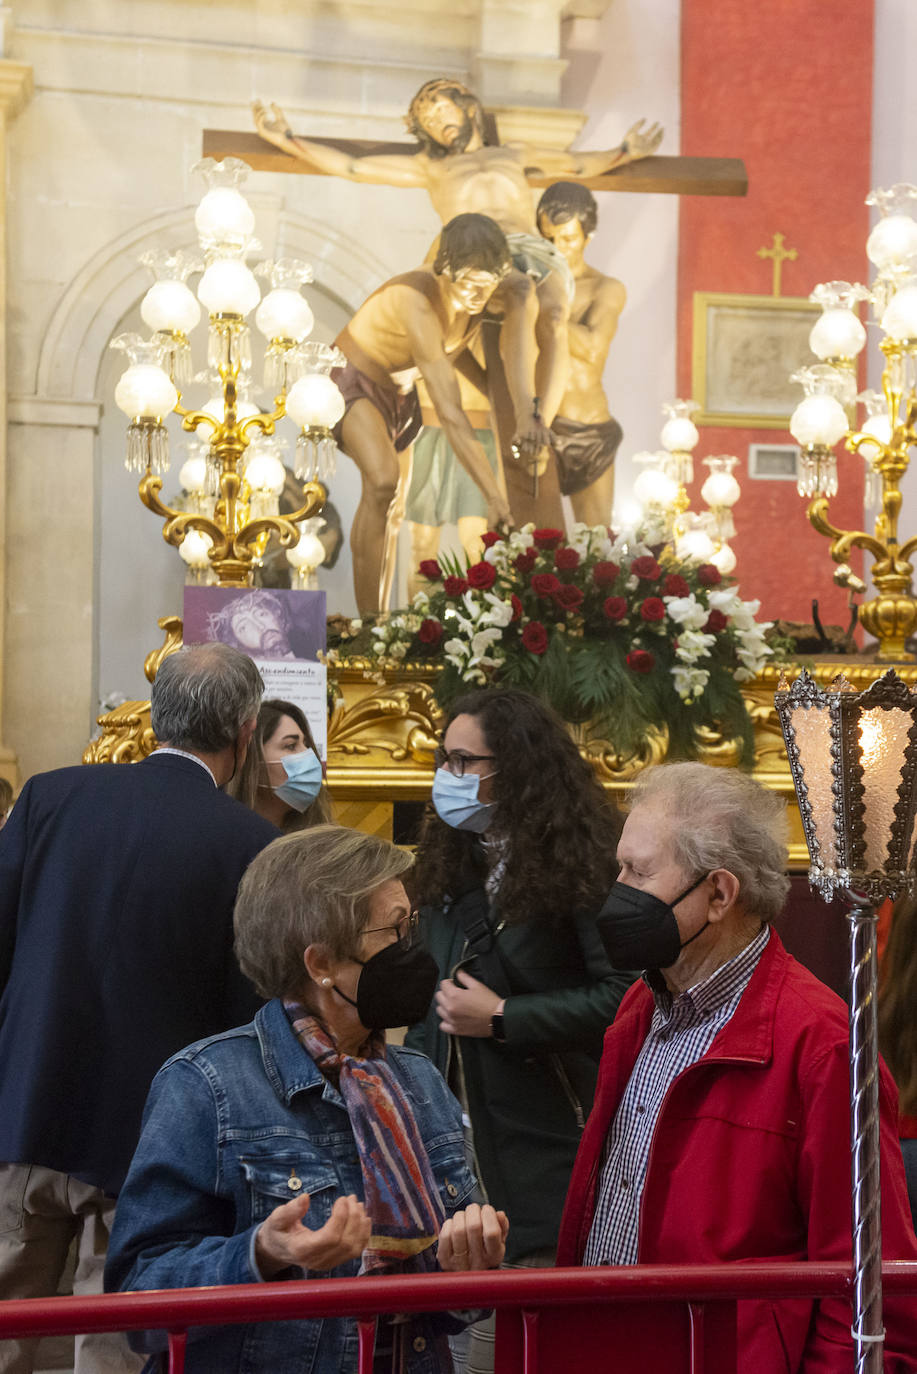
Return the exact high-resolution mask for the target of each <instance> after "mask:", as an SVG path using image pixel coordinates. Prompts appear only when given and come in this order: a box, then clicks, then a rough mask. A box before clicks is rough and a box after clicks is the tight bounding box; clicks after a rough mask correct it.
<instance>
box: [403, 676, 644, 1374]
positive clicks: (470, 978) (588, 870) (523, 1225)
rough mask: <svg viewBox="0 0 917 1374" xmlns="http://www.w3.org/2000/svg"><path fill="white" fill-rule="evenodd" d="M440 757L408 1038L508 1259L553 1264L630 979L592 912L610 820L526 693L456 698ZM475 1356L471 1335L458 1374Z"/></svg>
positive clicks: (604, 882) (423, 868)
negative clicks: (440, 1088) (497, 1222)
mask: <svg viewBox="0 0 917 1374" xmlns="http://www.w3.org/2000/svg"><path fill="white" fill-rule="evenodd" d="M436 762H437V772H436V777H435V781H434V785H433V809H432V810H430V811H429V812H428V814H427V816H426V819H425V822H424V829H423V833H422V836H421V840H420V845H419V847H418V851H417V868H416V876H415V888H416V890H415V898H416V900H417V903H418V905H419V906H420V908H421V922H422V928H423V930H424V932H425V935H426V940H427V945H428V947H429V949H430V951H431V953H432V954H433V956H434V958H435V959H436V961H437V964H438V965H439V969H440V974H441V978H442V981H441V982H440V984H439V989H438V991H437V994H436V1000H435V1005H434V1007H433V1008H432V1009H431V1011H430V1014H429V1015H428V1017H427V1019H426V1021H425V1022H424V1023H423V1024H422V1025H420V1026H416V1027H414V1028H413V1029H412V1030H411V1031H410V1032H409V1035H408V1039H407V1041H406V1043H407V1044H409V1045H412V1046H414V1047H415V1048H418V1049H423V1050H425V1051H426V1053H427V1054H429V1055H430V1057H431V1059H433V1061H434V1063H435V1064H437V1066H438V1067H439V1068H440V1070H441V1071H442V1072H443V1073H444V1074H445V1075H446V1076H447V1078H448V1079H449V1082H450V1084H451V1086H452V1088H453V1090H454V1091H455V1092H456V1094H457V1095H458V1096H459V1098H460V1100H461V1101H462V1103H463V1106H464V1108H465V1111H466V1113H467V1117H468V1118H470V1123H471V1131H472V1136H473V1146H474V1154H475V1158H476V1161H477V1165H478V1178H479V1179H480V1180H481V1181H482V1183H483V1186H484V1188H485V1190H486V1194H487V1198H488V1200H489V1201H491V1202H493V1204H494V1206H496V1207H500V1208H502V1209H504V1210H505V1211H506V1213H507V1215H508V1216H509V1218H510V1222H511V1230H510V1239H509V1244H508V1250H507V1260H508V1261H509V1262H510V1263H511V1264H515V1265H526V1266H529V1265H533V1266H538V1265H550V1264H552V1263H553V1257H554V1250H555V1246H556V1243H557V1231H558V1226H559V1224H560V1216H561V1211H562V1209H563V1203H564V1197H565V1194H566V1190H567V1183H568V1181H569V1177H570V1171H571V1169H572V1167H573V1160H574V1157H575V1155H576V1150H577V1145H578V1144H579V1138H580V1133H581V1131H582V1128H583V1124H584V1121H585V1118H586V1116H587V1115H588V1112H589V1109H590V1107H591V1105H592V1097H593V1093H594V1091H595V1080H596V1073H597V1069H598V1062H599V1058H600V1055H601V1051H602V1037H603V1035H604V1032H605V1030H606V1028H607V1027H608V1026H609V1025H610V1023H611V1022H612V1020H613V1019H614V1015H615V1012H616V1010H617V1007H618V1003H619V1002H620V1000H621V997H622V995H623V993H624V992H625V990H626V989H627V987H628V985H629V983H630V982H631V977H630V975H628V974H622V973H618V972H615V971H614V970H612V968H611V966H610V965H609V963H608V961H607V959H606V957H605V953H604V950H603V948H602V945H601V943H600V941H599V938H598V935H597V933H596V929H595V924H594V917H595V914H596V913H597V911H598V910H599V908H600V907H601V905H602V902H603V901H604V899H605V897H606V895H607V893H608V891H609V889H610V887H611V885H612V884H613V882H614V880H615V877H616V873H617V864H616V861H615V848H616V845H617V840H618V836H619V834H620V829H621V818H620V816H619V814H618V812H617V810H616V808H615V807H614V805H613V804H611V803H610V802H609V801H608V800H607V799H606V797H605V794H604V792H603V790H602V788H601V786H600V785H599V783H598V782H597V781H596V779H595V777H594V775H593V772H592V769H591V768H590V766H589V765H588V764H587V763H586V762H585V760H584V759H582V758H581V757H580V754H579V752H578V751H577V748H576V746H575V744H574V743H573V740H572V739H571V737H570V735H569V733H568V731H567V729H566V727H565V725H564V723H563V721H561V719H560V718H559V717H558V716H557V715H555V714H554V712H553V711H551V710H550V709H549V708H548V707H546V706H544V705H543V704H542V703H541V702H540V701H538V700H537V698H535V697H533V696H530V695H529V694H528V693H527V692H522V691H517V690H514V689H511V688H507V689H494V688H485V689H482V690H480V691H475V692H471V693H469V694H468V695H466V696H463V697H461V698H460V699H459V700H458V701H457V702H456V703H455V704H454V706H453V708H452V711H451V714H450V717H449V720H448V722H447V725H446V730H445V734H444V735H443V744H442V748H441V749H439V750H438V751H437V759H436ZM490 1359H491V1360H492V1352H491V1353H490ZM487 1368H488V1353H487V1352H486V1350H485V1349H484V1347H483V1346H481V1345H479V1344H478V1340H477V1339H476V1340H475V1341H473V1344H472V1352H471V1358H470V1363H469V1370H484V1369H487Z"/></svg>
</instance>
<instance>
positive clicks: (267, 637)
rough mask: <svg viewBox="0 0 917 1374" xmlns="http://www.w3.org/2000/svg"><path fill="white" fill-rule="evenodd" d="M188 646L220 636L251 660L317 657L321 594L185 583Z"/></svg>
mask: <svg viewBox="0 0 917 1374" xmlns="http://www.w3.org/2000/svg"><path fill="white" fill-rule="evenodd" d="M184 625H185V632H184V639H185V643H186V644H200V643H206V642H207V641H209V640H218V641H219V642H220V643H221V644H229V645H231V646H232V647H233V648H234V649H241V650H242V652H243V653H246V654H249V655H250V657H252V658H255V659H315V658H317V656H318V653H319V651H320V650H323V649H324V647H325V597H324V594H323V593H317V592H299V591H271V590H267V589H256V588H245V587H241V588H238V589H237V588H234V587H188V588H186V590H185V618H184Z"/></svg>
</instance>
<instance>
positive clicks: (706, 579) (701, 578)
mask: <svg viewBox="0 0 917 1374" xmlns="http://www.w3.org/2000/svg"><path fill="white" fill-rule="evenodd" d="M697 580H698V582H699V583H700V584H701V586H702V587H718V586H719V585H720V583H721V582H722V580H723V578H722V576H721V574H720V570H719V568H717V567H715V566H714V564H713V563H701V565H700V567H699V568H698V570H697Z"/></svg>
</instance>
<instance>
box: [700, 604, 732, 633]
mask: <svg viewBox="0 0 917 1374" xmlns="http://www.w3.org/2000/svg"><path fill="white" fill-rule="evenodd" d="M728 624H729V617H728V616H726V615H723V612H722V611H715V610H714V611H711V612H710V614H709V615H708V616H707V623H706V625H705V626H704V630H705V632H706V633H707V634H708V635H718V634H719V633H720V631H721V630H725V628H726V626H727V625H728Z"/></svg>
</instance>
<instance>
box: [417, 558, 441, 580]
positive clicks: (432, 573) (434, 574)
mask: <svg viewBox="0 0 917 1374" xmlns="http://www.w3.org/2000/svg"><path fill="white" fill-rule="evenodd" d="M417 571H418V572H419V573H420V575H421V577H426V578H428V580H429V581H430V582H438V581H439V579H440V578H441V577H442V575H443V570H442V568H441V567H440V566H439V564H438V563H437V561H436V559H435V558H425V559H424V560H423V562H422V563H421V564H419V566H418V568H417Z"/></svg>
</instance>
